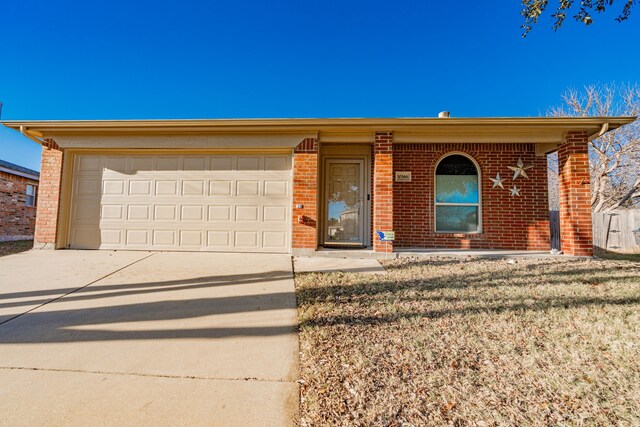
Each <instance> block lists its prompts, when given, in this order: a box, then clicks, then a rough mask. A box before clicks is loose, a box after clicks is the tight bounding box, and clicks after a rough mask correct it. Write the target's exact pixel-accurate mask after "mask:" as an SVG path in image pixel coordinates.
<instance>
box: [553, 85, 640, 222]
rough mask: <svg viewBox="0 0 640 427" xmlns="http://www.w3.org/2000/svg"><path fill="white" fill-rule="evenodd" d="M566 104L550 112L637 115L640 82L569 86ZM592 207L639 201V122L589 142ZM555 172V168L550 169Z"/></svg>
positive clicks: (560, 114) (622, 204)
mask: <svg viewBox="0 0 640 427" xmlns="http://www.w3.org/2000/svg"><path fill="white" fill-rule="evenodd" d="M562 100H563V101H564V105H562V106H558V107H552V108H550V109H549V111H548V115H550V116H558V117H567V116H579V117H587V116H599V117H604V116H638V115H640V85H638V84H637V83H636V84H631V83H629V84H623V85H616V84H604V85H591V86H587V87H585V88H584V89H583V90H582V91H578V90H575V89H569V90H567V91H566V92H565V93H564V94H563V95H562ZM589 162H590V163H589V164H590V170H591V207H592V209H593V210H594V211H595V212H598V211H604V210H611V209H617V208H620V207H622V206H625V205H633V204H634V203H638V201H635V198H634V194H636V193H637V192H638V191H639V190H640V123H639V122H637V121H636V122H634V123H632V124H630V125H627V126H623V127H622V128H619V129H616V130H614V131H611V132H608V133H606V134H605V135H603V136H602V137H600V138H597V139H594V140H593V141H591V142H590V144H589ZM550 173H552V172H550Z"/></svg>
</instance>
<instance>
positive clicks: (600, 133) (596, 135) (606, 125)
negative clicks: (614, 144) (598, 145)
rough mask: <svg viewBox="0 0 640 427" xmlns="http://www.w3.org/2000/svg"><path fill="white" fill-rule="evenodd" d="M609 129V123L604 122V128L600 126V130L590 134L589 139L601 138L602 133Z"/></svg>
mask: <svg viewBox="0 0 640 427" xmlns="http://www.w3.org/2000/svg"><path fill="white" fill-rule="evenodd" d="M608 130H609V123H608V122H607V123H603V124H602V128H600V130H599V131H598V132H596V133H594V134H592V135H589V137H588V140H589V141H593V140H594V139H597V138H600V137H601V136H602V135H604V134H605V133H607V131H608Z"/></svg>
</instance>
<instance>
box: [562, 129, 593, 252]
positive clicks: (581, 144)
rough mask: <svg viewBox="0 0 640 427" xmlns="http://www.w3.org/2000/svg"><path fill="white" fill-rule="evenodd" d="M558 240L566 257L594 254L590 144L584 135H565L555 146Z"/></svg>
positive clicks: (583, 133)
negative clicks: (557, 189) (556, 154)
mask: <svg viewBox="0 0 640 427" xmlns="http://www.w3.org/2000/svg"><path fill="white" fill-rule="evenodd" d="M558 172H559V176H558V181H559V184H560V186H559V192H558V193H559V196H560V239H561V245H562V251H563V252H564V253H565V254H567V255H579V256H591V255H593V230H592V225H591V185H590V175H589V142H588V139H587V133H586V132H581V131H580V132H568V133H567V135H566V136H565V141H564V143H562V144H560V146H559V147H558Z"/></svg>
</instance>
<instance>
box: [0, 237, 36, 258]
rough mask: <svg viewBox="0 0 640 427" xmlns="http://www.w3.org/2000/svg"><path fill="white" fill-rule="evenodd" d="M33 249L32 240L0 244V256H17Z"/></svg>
mask: <svg viewBox="0 0 640 427" xmlns="http://www.w3.org/2000/svg"><path fill="white" fill-rule="evenodd" d="M31 248H33V240H18V241H15V242H0V256H5V255H12V254H17V253H20V252H24V251H28V250H29V249H31Z"/></svg>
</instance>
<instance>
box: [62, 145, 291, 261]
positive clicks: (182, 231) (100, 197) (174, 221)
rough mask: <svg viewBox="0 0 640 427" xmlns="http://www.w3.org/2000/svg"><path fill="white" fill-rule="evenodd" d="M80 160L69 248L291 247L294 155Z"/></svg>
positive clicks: (244, 249) (273, 249) (92, 157)
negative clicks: (292, 165)
mask: <svg viewBox="0 0 640 427" xmlns="http://www.w3.org/2000/svg"><path fill="white" fill-rule="evenodd" d="M75 164H76V168H75V173H74V183H73V188H74V191H73V200H72V212H73V213H72V218H71V227H70V236H69V237H70V243H71V246H72V247H83V248H105V249H158V250H203V251H242V252H256V251H257V252H260V251H267V252H288V251H289V247H290V240H291V231H290V228H291V224H290V221H291V214H290V211H291V169H290V168H291V158H290V156H286V155H272V156H264V155H246V156H234V155H224V156H223V155H202V156H199V155H190V156H170V155H154V156H142V155H135V156H111V155H109V156H96V155H90V156H85V155H80V156H78V157H77V160H76V162H75Z"/></svg>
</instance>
